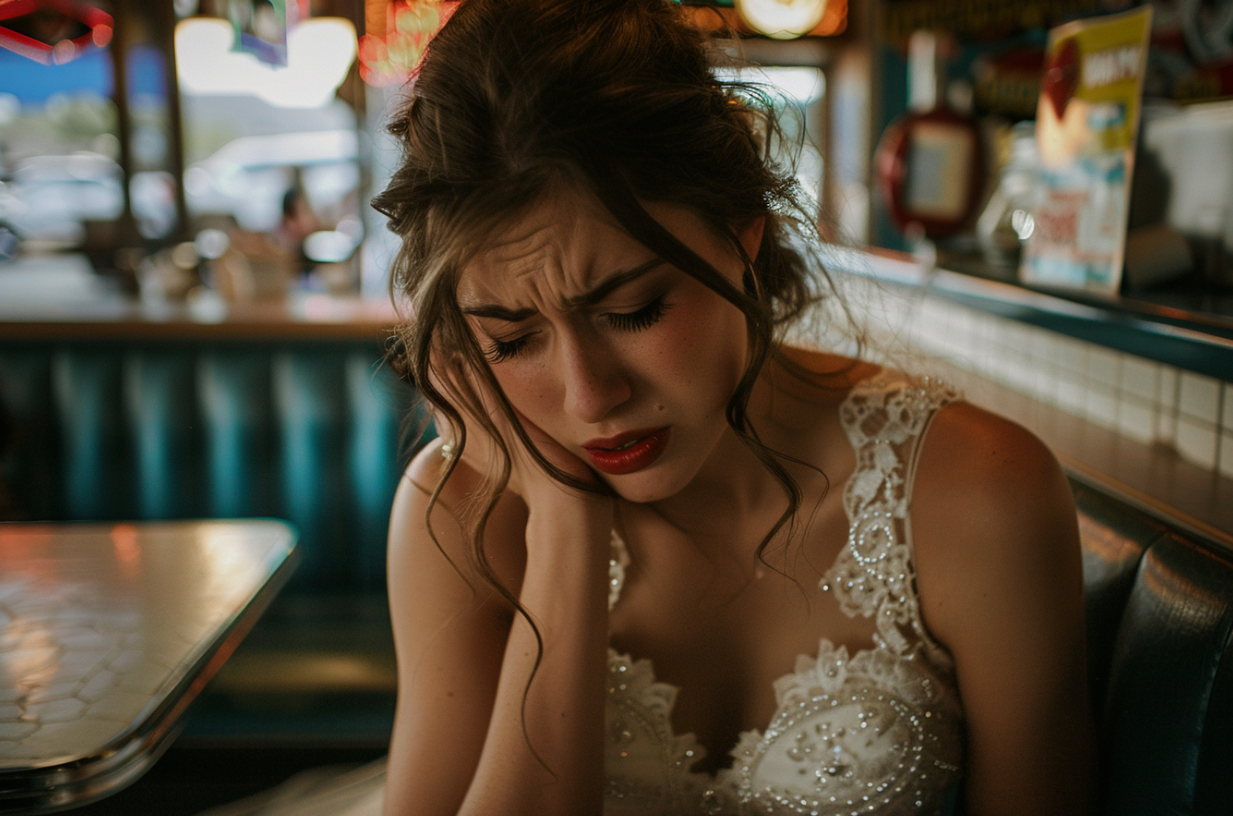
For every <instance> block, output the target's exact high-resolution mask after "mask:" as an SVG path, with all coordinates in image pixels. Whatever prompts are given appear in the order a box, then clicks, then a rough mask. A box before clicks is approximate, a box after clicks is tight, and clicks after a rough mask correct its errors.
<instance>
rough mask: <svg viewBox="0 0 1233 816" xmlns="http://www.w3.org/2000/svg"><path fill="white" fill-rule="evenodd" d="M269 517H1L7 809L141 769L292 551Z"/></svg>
mask: <svg viewBox="0 0 1233 816" xmlns="http://www.w3.org/2000/svg"><path fill="white" fill-rule="evenodd" d="M296 537H297V534H296V531H295V529H294V528H293V527H292V526H291V525H289V524H287V523H286V522H283V521H277V520H273V519H246V520H219V521H168V522H141V523H111V524H99V523H78V524H73V523H67V524H27V523H8V524H0V812H2V813H5V814H10V813H20V814H34V813H49V812H53V811H57V810H64V809H68V808H72V807H76V806H79V805H84V804H87V803H89V802H91V801H95V800H97V799H100V798H102V797H104V796H106V795H108V794H110V793H114V792H116V791H118V790H120V789H121V788H123V787H124V786H126V785H128V784H129V783H131V782H133V781H134V780H136V779H137V778H138V777H140V776H141V774H142V773H144V772H145V771H146V770H147V769H148V768H149V767H150V766H151V765H152V764H153V763H154V762H155V761H156V760H157V759H158V757H159V756H160V754H161V753H162V752H163V751H164V750H165V749H166V748H167V747H168V745H170V743H171V741H172V738H173V737H174V736H175V734H176V733H178V731H179V728H180V726H181V725H182V724H183V714H184V712H185V710H186V709H187V707H188V705H189V703H191V702H192V700H193V698H194V697H195V696H196V695H197V693H198V692H199V691H200V690H201V689H202V687H203V686H204V685H205V684H206V683H207V681H208V680H209V679H210V677H211V676H212V675H213V674H214V672H215V671H216V670H217V669H218V668H219V667H220V666H221V665H222V664H223V662H224V661H226V659H227V657H228V656H229V655H230V654H231V652H232V651H233V650H234V649H235V647H236V646H237V645H238V644H239V642H240V641H241V640H242V639H243V637H244V635H245V634H247V632H248V630H249V629H250V628H251V627H252V625H253V623H254V622H255V621H256V619H257V618H258V617H259V616H260V614H261V612H262V611H263V610H264V608H265V607H266V606H267V605H268V603H269V601H270V600H271V599H272V598H273V596H274V595H275V593H277V591H278V589H279V587H281V586H282V584H283V583H284V582H285V580H286V578H287V576H288V575H289V573H290V572H291V570H292V569H293V568H294V565H295V560H296V551H295V543H296Z"/></svg>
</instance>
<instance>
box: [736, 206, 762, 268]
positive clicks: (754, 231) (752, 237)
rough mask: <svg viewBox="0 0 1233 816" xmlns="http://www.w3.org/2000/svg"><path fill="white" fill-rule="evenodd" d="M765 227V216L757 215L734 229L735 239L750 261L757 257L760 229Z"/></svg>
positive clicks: (759, 246) (760, 244) (760, 238)
mask: <svg viewBox="0 0 1233 816" xmlns="http://www.w3.org/2000/svg"><path fill="white" fill-rule="evenodd" d="M765 227H766V216H764V215H759V216H758V217H757V218H753V219H750V221H749V223H748V224H746V225H745V226H743V227H741V228H740V229H738V230H737V231H736V239H737V240H738V241H740V242H741V247H743V248H744V250H745V254H746V255H748V256H749V261H750V263H752V262H753V261H756V260H757V259H758V250H759V249H761V248H762V230H763V229H764V228H765Z"/></svg>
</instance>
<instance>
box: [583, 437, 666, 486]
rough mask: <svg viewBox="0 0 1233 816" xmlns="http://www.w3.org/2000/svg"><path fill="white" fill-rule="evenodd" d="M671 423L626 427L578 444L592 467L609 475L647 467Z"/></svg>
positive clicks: (659, 450)
mask: <svg viewBox="0 0 1233 816" xmlns="http://www.w3.org/2000/svg"><path fill="white" fill-rule="evenodd" d="M671 433H672V427H671V426H665V427H663V428H648V429H645V430H640V431H629V432H627V433H623V434H618V435H617V436H613V437H610V438H608V439H592V440H590V441H589V442H587V443H586V444H584V445H583V446H582V447H583V448H584V449H585V450H586V452H587V457H588V458H589V459H590V460H591V464H592V465H594V466H595V469H596V470H598V471H601V472H603V473H608V474H610V475H613V476H620V475H623V474H626V473H633V472H635V471H639V470H642V469H643V468H645V467H650V466H651V465H652V464H654V463H655V461H656V460H657V459H659V456H660V454H662V453H663V452H664V448H665V447H667V445H668V437H669V435H670V434H671Z"/></svg>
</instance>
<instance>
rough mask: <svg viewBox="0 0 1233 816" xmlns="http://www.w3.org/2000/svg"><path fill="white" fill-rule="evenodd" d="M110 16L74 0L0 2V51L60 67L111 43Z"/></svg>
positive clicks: (11, 0)
mask: <svg viewBox="0 0 1233 816" xmlns="http://www.w3.org/2000/svg"><path fill="white" fill-rule="evenodd" d="M113 26H114V23H113V22H112V19H111V15H110V14H108V13H107V12H105V11H100V10H99V9H96V8H95V7H94V6H89V5H86V4H85V3H78V2H75V0H8V1H7V2H4V0H0V48H7V49H8V50H9V51H12V52H14V53H16V54H20V55H22V56H23V57H29V58H30V59H32V60H34V61H35V62H41V63H43V64H44V65H63V64H64V63H66V62H69V61H70V60H73V59H76V58H77V57H79V56H81V55H82V54H83V53H85V51H86V50H87V49H89V48H91V47H97V48H103V47H105V46H106V45H107V43H109V42H111V35H112V30H113Z"/></svg>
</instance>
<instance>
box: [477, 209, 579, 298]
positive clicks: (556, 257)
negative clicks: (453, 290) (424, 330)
mask: <svg viewBox="0 0 1233 816" xmlns="http://www.w3.org/2000/svg"><path fill="white" fill-rule="evenodd" d="M545 216H547V218H545ZM582 232H583V230H582V225H581V223H580V219H579V217H578V215H577V213H576V212H574V211H572V209H565V210H564V213H562V208H560V207H556V208H554V210H553V211H549V212H545V211H544V210H543V209H541V210H539V211H537V212H535V213H533V214H532V215H530V216H528V217H527V218H524V219H520V220H518V221H515V222H514V223H513V224H512V225H511V226H510V227H509V228H508V229H507V230H505V231H502V232H499V233H498V234H497V235H496V236H495V238H494V239H492V240H490V241H489V246H488V247H487V248H485V249H484V250H482V251H481V252H480V253H479V255H478V256H477V257H476V259H475V262H474V263H473V264H472V265H471V268H472V271H473V272H474V273H478V274H473V275H472V276H471V277H472V283H473V286H472V288H473V289H475V290H478V291H479V292H480V293H482V294H483V295H486V296H492V297H497V298H502V299H503V296H508V295H510V294H513V295H514V297H515V298H516V299H517V301H518V302H515V303H509V302H501V303H499V304H498V305H501V306H505V307H509V308H518V307H520V306H523V305H524V300H523V298H524V297H526V295H527V294H528V293H529V295H530V299H531V300H532V301H533V302H535V303H536V304H537V310H539V305H542V304H547V303H551V304H553V305H554V306H555V307H556V308H557V309H559V310H561V311H566V310H568V309H570V308H571V306H570V301H571V298H572V297H575V296H576V295H578V294H580V293H582V292H584V291H585V289H586V285H587V283H588V280H589V278H590V277H591V272H592V271H593V264H592V263H591V261H590V260H589V259H588V258H585V257H582V253H583V251H585V249H586V248H587V246H588V244H587V242H586V240H579V239H580V238H585V236H583V235H582ZM511 287H513V288H515V289H517V290H518V291H514V292H511V291H510V289H511ZM476 301H477V298H476V297H475V296H474V294H472V295H471V296H467V295H463V293H460V302H461V303H462V305H463V306H464V308H465V307H470V306H475V305H479V304H477V303H476Z"/></svg>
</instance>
